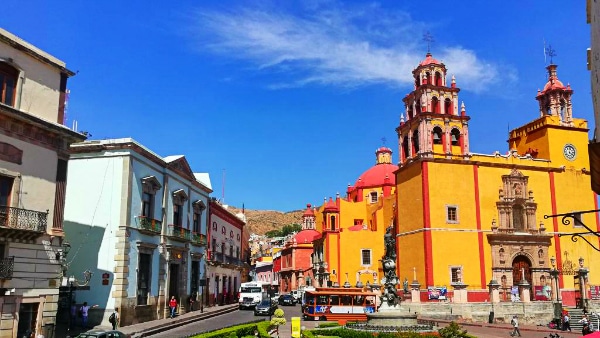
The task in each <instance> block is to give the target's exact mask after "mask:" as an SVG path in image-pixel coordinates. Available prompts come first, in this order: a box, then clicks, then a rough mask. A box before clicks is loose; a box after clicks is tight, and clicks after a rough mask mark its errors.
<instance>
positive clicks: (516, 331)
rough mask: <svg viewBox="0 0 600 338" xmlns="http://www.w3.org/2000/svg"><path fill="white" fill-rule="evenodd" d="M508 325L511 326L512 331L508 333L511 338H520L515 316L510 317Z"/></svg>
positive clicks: (517, 321) (517, 320)
mask: <svg viewBox="0 0 600 338" xmlns="http://www.w3.org/2000/svg"><path fill="white" fill-rule="evenodd" d="M510 325H512V326H513V331H512V332H511V333H510V335H511V336H512V337H514V336H516V335H519V337H521V331H519V319H518V318H517V315H514V316H513V317H512V320H511V321H510Z"/></svg>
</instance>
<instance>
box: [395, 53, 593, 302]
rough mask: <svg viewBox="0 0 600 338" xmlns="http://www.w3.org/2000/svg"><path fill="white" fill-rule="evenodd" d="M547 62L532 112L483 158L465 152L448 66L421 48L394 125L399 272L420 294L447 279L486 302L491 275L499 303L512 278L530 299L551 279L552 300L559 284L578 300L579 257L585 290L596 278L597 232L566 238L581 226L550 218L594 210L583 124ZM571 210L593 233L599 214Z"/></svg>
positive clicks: (566, 297)
mask: <svg viewBox="0 0 600 338" xmlns="http://www.w3.org/2000/svg"><path fill="white" fill-rule="evenodd" d="M547 69H548V82H547V83H546V85H545V87H544V90H541V91H538V94H537V96H536V100H537V101H538V106H539V112H538V113H537V114H536V113H533V114H532V115H531V116H532V121H531V122H530V123H528V124H526V125H524V126H521V127H519V128H516V129H514V130H512V131H511V132H510V135H509V141H508V143H509V144H508V149H509V151H508V152H506V153H494V154H489V155H487V154H475V153H472V152H470V150H469V148H470V144H469V129H468V128H469V120H470V116H469V115H467V112H466V109H465V105H464V103H463V104H461V105H460V106H459V104H458V93H459V91H460V89H459V88H457V86H456V81H455V79H454V77H452V80H451V84H450V85H447V84H446V67H445V65H444V64H443V63H441V62H439V61H437V60H435V59H434V58H433V56H432V55H431V54H429V53H428V54H427V56H426V58H425V60H423V61H422V62H421V63H420V64H419V65H418V66H417V68H415V70H414V71H413V76H414V78H415V90H414V91H412V92H411V93H409V94H408V95H406V96H405V98H404V103H405V113H404V114H403V116H402V118H401V121H400V125H399V126H398V127H397V129H396V131H397V133H398V149H399V154H400V161H399V169H398V170H397V171H396V173H395V174H396V177H395V181H396V192H397V193H396V201H395V202H396V203H395V204H396V208H395V209H396V213H395V219H396V228H395V231H396V236H397V251H398V262H397V263H398V264H397V266H398V275H399V276H400V278H401V279H402V280H403V279H404V278H405V277H406V278H408V279H409V280H411V281H412V280H413V279H414V283H415V285H417V284H418V285H420V288H421V290H423V292H422V295H421V299H422V300H427V292H426V291H425V290H426V289H427V288H428V287H447V288H448V289H449V290H453V287H454V289H456V288H466V289H467V290H468V300H469V301H486V300H488V299H489V293H488V284H490V282H492V284H494V283H495V282H497V283H498V284H500V288H501V294H502V295H503V297H505V298H504V299H506V297H507V295H508V296H510V291H511V290H512V288H513V287H514V286H521V287H522V286H523V285H528V288H530V290H531V291H530V293H531V294H532V298H535V294H536V290H539V289H540V288H542V287H548V286H550V287H551V288H552V289H553V290H552V293H553V295H555V296H554V297H556V294H555V292H556V289H557V286H558V288H559V289H560V291H561V292H560V295H559V297H560V299H562V301H563V303H564V304H567V305H574V304H575V300H576V298H581V297H582V295H581V294H580V292H579V291H578V287H579V285H578V284H577V281H576V280H577V279H576V278H574V276H575V275H576V274H577V273H578V271H579V269H580V264H581V267H583V268H585V269H586V270H589V274H588V279H587V282H586V283H587V285H586V286H585V287H584V288H585V289H586V291H585V292H586V296H585V298H588V299H589V287H590V286H592V287H593V286H594V285H600V272H599V270H600V269H596V268H595V267H598V266H600V254H599V253H598V252H597V251H595V250H594V249H593V247H592V246H591V245H590V244H592V245H595V246H596V247H598V246H599V244H600V243H599V239H598V237H596V236H591V235H583V238H585V239H587V240H589V241H590V244H588V243H586V241H585V240H584V239H582V238H579V239H578V240H577V241H573V240H572V239H571V236H570V235H569V234H571V233H576V232H586V231H587V230H586V229H585V228H584V227H583V226H581V225H578V224H580V223H578V222H575V221H574V220H573V219H570V224H564V223H569V222H568V221H567V222H563V218H562V217H549V216H550V215H556V214H563V213H573V212H576V211H588V210H596V209H598V206H597V196H596V195H595V194H594V193H593V192H592V190H591V188H590V172H589V156H588V153H587V144H588V127H587V122H586V121H585V120H582V119H578V118H574V117H573V111H572V106H571V95H572V93H573V91H572V90H571V88H570V87H569V86H565V85H563V84H562V82H561V81H559V79H558V76H557V73H556V70H557V66H556V65H550V66H548V67H547ZM536 115H537V116H536ZM545 216H546V217H545ZM577 217H578V219H579V220H581V222H582V223H583V224H585V225H586V226H588V227H590V228H591V229H592V230H594V231H597V230H598V229H600V223H599V220H598V214H597V213H596V212H590V213H582V214H579V215H578V216H577ZM567 220H569V218H567ZM575 223H577V224H575ZM574 224H575V226H574ZM581 259H582V260H581ZM553 269H556V270H558V271H559V272H560V273H559V276H558V281H556V282H557V283H554V281H553V279H552V276H551V270H553ZM525 282H526V283H525ZM450 293H452V291H450Z"/></svg>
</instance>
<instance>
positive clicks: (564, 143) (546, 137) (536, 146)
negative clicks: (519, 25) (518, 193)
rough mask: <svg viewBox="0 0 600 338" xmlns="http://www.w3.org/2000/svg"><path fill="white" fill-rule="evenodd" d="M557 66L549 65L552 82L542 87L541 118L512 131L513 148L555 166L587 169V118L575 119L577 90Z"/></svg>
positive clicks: (538, 99) (511, 143)
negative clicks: (573, 97)
mask: <svg viewBox="0 0 600 338" xmlns="http://www.w3.org/2000/svg"><path fill="white" fill-rule="evenodd" d="M557 68H558V66H557V65H555V64H551V65H549V66H548V67H546V69H547V70H548V81H547V82H546V84H545V86H544V89H543V90H538V93H537V96H536V100H537V101H538V102H539V113H540V117H539V118H538V119H536V120H534V121H532V122H530V123H528V124H526V125H524V126H521V127H519V128H516V129H514V130H512V131H511V132H510V138H509V148H510V150H511V151H516V152H517V153H518V154H521V155H522V154H529V155H530V156H531V157H533V158H539V159H546V160H550V161H551V162H552V164H553V165H558V166H560V165H564V166H566V167H575V168H579V169H581V168H586V167H587V166H588V163H589V162H588V153H587V144H588V142H589V140H588V129H587V121H586V120H584V119H577V118H573V107H572V103H571V96H572V95H573V90H572V89H571V86H570V85H569V84H567V85H566V86H565V85H564V84H563V83H562V82H561V81H560V80H559V79H558V75H557V72H556V69H557ZM586 169H589V168H586Z"/></svg>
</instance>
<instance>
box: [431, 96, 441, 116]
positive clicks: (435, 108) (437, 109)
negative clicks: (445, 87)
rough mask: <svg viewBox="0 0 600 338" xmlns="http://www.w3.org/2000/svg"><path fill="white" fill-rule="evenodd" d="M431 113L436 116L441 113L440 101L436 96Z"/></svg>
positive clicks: (432, 101)
mask: <svg viewBox="0 0 600 338" xmlns="http://www.w3.org/2000/svg"><path fill="white" fill-rule="evenodd" d="M431 111H432V112H433V113H435V114H439V113H440V101H439V100H438V98H437V97H435V96H434V97H433V98H432V99H431Z"/></svg>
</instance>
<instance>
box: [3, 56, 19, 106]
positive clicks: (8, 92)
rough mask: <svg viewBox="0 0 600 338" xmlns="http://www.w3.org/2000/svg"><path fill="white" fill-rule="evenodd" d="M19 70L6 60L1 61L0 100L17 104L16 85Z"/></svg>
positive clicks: (8, 103) (9, 103)
mask: <svg viewBox="0 0 600 338" xmlns="http://www.w3.org/2000/svg"><path fill="white" fill-rule="evenodd" d="M18 76H19V71H18V70H17V69H16V68H14V67H13V66H11V65H9V64H8V63H5V62H0V102H2V103H4V104H5V105H8V106H11V107H12V106H14V105H15V97H16V95H15V94H16V93H15V91H16V87H17V79H18Z"/></svg>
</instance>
